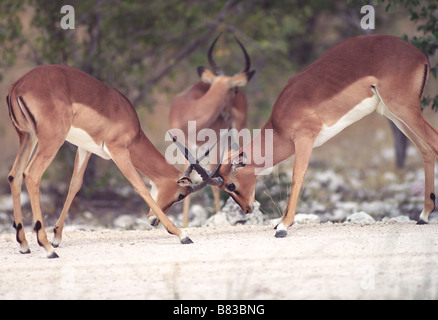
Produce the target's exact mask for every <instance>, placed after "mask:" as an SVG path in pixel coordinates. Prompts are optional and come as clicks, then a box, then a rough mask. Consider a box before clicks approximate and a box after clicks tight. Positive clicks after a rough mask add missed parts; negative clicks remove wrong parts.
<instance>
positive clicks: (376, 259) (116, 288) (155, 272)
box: [0, 222, 438, 299]
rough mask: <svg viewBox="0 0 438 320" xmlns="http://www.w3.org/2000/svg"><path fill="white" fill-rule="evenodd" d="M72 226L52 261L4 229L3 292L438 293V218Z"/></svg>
mask: <svg viewBox="0 0 438 320" xmlns="http://www.w3.org/2000/svg"><path fill="white" fill-rule="evenodd" d="M187 233H188V234H189V235H190V237H191V239H192V240H193V241H194V244H190V245H182V244H180V243H179V241H178V239H177V238H176V237H174V236H170V235H168V234H167V233H166V232H165V231H164V230H162V229H158V230H150V231H112V230H101V231H68V230H67V231H65V234H64V239H63V242H62V243H61V245H60V247H59V248H58V249H57V250H56V251H57V253H58V255H59V256H60V258H59V259H47V258H46V257H45V252H44V251H43V249H41V248H39V247H38V245H37V243H36V239H35V236H34V234H32V233H31V232H29V233H28V234H27V239H28V241H29V244H30V246H31V250H32V253H31V254H27V255H22V254H20V253H19V252H18V244H17V243H16V242H15V235H14V234H2V235H0V298H1V299H438V272H437V268H438V223H437V222H432V223H430V224H429V225H421V226H417V225H415V224H414V223H388V222H385V223H381V222H380V223H374V224H370V225H363V226H361V225H352V224H350V225H345V224H332V223H326V224H320V225H319V224H318V225H317V224H314V225H296V226H293V227H292V228H290V229H289V234H288V237H287V238H283V239H276V238H274V231H273V229H272V227H269V226H235V227H224V228H212V227H210V228H190V229H187Z"/></svg>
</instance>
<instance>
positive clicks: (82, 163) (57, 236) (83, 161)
mask: <svg viewBox="0 0 438 320" xmlns="http://www.w3.org/2000/svg"><path fill="white" fill-rule="evenodd" d="M90 156H91V153H90V152H88V151H85V150H84V149H81V148H79V147H78V149H77V151H76V158H75V166H74V169H73V174H72V177H71V181H70V187H69V189H68V193H67V198H66V200H65V203H64V207H63V208H62V211H61V214H60V216H59V219H58V221H57V222H56V224H55V228H53V233H54V237H53V239H52V246H54V247H55V248H57V247H58V246H59V244H60V243H61V240H62V230H63V229H64V221H65V218H66V217H67V213H68V210H69V209H70V206H71V203H72V201H73V199H74V197H75V196H76V194H77V193H78V191H79V189H80V188H81V186H82V182H83V179H84V172H85V169H86V168H87V164H88V160H89V159H90Z"/></svg>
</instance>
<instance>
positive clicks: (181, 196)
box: [178, 194, 186, 201]
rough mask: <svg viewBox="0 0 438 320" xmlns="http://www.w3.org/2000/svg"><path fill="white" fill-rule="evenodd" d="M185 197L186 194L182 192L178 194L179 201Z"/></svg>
mask: <svg viewBox="0 0 438 320" xmlns="http://www.w3.org/2000/svg"><path fill="white" fill-rule="evenodd" d="M185 197H186V196H185V195H183V194H180V195H179V196H178V201H181V200H182V199H184V198H185Z"/></svg>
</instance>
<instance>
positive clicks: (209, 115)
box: [169, 34, 255, 226]
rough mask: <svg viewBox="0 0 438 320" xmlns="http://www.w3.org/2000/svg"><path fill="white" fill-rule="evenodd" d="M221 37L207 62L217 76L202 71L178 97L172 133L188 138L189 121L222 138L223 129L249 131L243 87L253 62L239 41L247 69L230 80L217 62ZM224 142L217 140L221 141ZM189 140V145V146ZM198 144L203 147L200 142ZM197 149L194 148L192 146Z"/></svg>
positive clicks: (186, 204)
mask: <svg viewBox="0 0 438 320" xmlns="http://www.w3.org/2000/svg"><path fill="white" fill-rule="evenodd" d="M219 37H220V34H219V35H218V36H217V37H216V38H215V39H214V40H213V42H212V43H211V45H210V48H209V49H208V53H207V58H208V62H209V64H210V66H211V68H212V70H213V72H212V71H211V70H209V69H207V68H205V67H198V74H199V76H200V77H201V80H200V81H199V82H198V83H196V84H195V85H193V86H191V87H189V88H187V89H186V90H184V91H183V92H182V93H179V94H177V95H176V96H175V97H174V99H173V101H172V106H171V110H170V114H169V125H170V128H172V129H180V130H182V131H183V132H184V134H185V136H186V137H188V136H189V134H195V135H196V133H190V132H189V129H190V128H189V126H188V123H189V121H196V130H197V131H200V130H202V129H204V128H209V129H213V130H214V131H215V132H216V136H217V137H219V131H220V129H230V128H235V129H237V130H241V129H243V128H245V127H246V117H247V101H246V96H245V94H244V93H243V91H242V90H240V88H239V87H241V86H245V85H246V84H247V83H248V81H249V80H250V79H251V77H252V76H253V75H254V72H255V71H254V70H252V71H250V70H249V69H250V65H251V62H250V58H249V55H248V53H247V51H246V50H245V47H244V46H243V44H242V43H241V42H240V41H239V40H238V39H237V38H235V40H236V42H237V43H238V44H239V46H240V48H241V49H242V51H243V55H244V57H245V67H244V68H243V69H242V71H240V72H238V73H237V74H235V75H234V76H232V77H230V76H226V75H224V72H223V71H222V70H221V69H220V68H219V67H218V65H217V64H216V62H215V61H214V59H213V55H212V53H213V49H214V46H215V44H216V42H217V40H218V39H219ZM219 140H220V139H217V141H219ZM187 142H188V141H187V140H186V144H187ZM196 143H197V144H198V145H199V144H202V143H201V142H199V141H196ZM189 147H194V146H189ZM213 194H214V199H215V208H216V211H220V205H219V189H218V188H213ZM189 206H190V198H189V197H186V198H185V199H184V209H183V226H187V223H188V211H189Z"/></svg>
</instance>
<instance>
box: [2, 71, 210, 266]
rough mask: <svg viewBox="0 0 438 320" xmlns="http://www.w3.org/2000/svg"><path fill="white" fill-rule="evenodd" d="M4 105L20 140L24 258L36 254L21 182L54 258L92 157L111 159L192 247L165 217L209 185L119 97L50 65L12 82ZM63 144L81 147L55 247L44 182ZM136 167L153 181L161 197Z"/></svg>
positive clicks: (14, 189)
mask: <svg viewBox="0 0 438 320" xmlns="http://www.w3.org/2000/svg"><path fill="white" fill-rule="evenodd" d="M6 100H7V104H8V108H9V116H10V118H11V120H12V123H13V125H14V127H15V129H16V131H17V133H18V137H19V140H20V146H19V150H18V154H17V157H16V159H15V162H14V164H13V167H12V170H11V172H10V173H9V183H10V187H11V193H12V199H13V205H14V225H13V226H14V228H15V229H16V239H17V241H18V242H19V244H20V252H21V253H29V252H30V250H29V246H28V243H27V241H26V237H25V233H24V229H23V220H22V214H21V204H20V193H21V187H22V182H23V179H24V181H25V184H26V187H27V190H28V193H29V197H30V202H31V207H32V213H33V221H34V230H35V232H36V236H37V240H38V244H39V245H40V246H42V247H44V249H45V250H46V252H47V256H48V257H49V258H56V257H58V256H57V254H56V252H55V251H54V248H53V247H57V246H58V245H59V243H60V242H61V238H62V230H63V226H64V220H65V218H66V215H67V212H68V210H69V208H70V205H71V203H72V200H73V198H74V196H75V195H76V193H77V192H78V191H79V189H80V187H81V185H82V180H83V175H84V171H85V168H86V166H87V162H88V160H89V158H90V155H91V154H92V153H94V154H96V155H98V156H100V157H102V158H104V159H112V160H113V161H114V162H115V164H116V165H117V166H118V168H119V169H120V171H121V172H122V173H123V175H124V176H125V177H126V178H127V179H128V181H129V182H130V183H131V184H132V185H133V187H134V188H135V190H136V191H137V192H138V193H139V194H140V196H141V197H142V198H143V199H144V200H145V201H146V203H147V204H148V205H149V207H150V208H151V212H152V211H153V213H154V215H156V216H157V217H158V219H159V220H160V222H162V223H163V225H164V227H165V228H166V230H167V231H168V232H169V233H171V234H174V235H177V236H178V237H179V239H180V241H181V243H191V242H192V241H191V240H190V238H189V237H187V236H186V235H185V234H184V232H183V231H181V230H180V229H178V228H177V227H176V226H175V225H174V224H173V223H172V222H171V221H170V220H169V219H168V218H167V216H166V215H165V213H164V212H165V211H166V210H167V209H169V208H170V206H172V204H173V203H174V202H177V201H180V200H182V199H184V197H186V196H187V195H188V194H189V193H191V192H194V191H196V190H198V189H200V188H201V187H202V186H203V184H202V185H193V184H192V182H191V180H190V177H189V176H187V175H185V174H183V173H181V172H180V171H179V170H178V169H176V168H175V167H174V166H172V165H170V164H168V163H167V162H166V160H165V158H164V156H163V155H162V154H161V153H160V152H159V151H158V150H157V149H156V148H155V147H154V146H153V145H152V143H151V142H150V141H149V139H148V138H147V137H146V135H145V134H144V132H143V131H142V129H141V128H140V122H139V119H138V116H137V113H136V111H135V109H134V108H133V106H132V105H131V103H130V102H129V101H128V99H127V98H126V97H124V96H123V95H122V94H121V93H120V92H118V91H117V90H115V89H114V88H111V87H110V86H108V85H106V84H104V83H102V82H100V81H98V80H96V79H95V78H93V77H91V76H90V75H88V74H86V73H84V72H82V71H80V70H77V69H74V68H70V67H66V66H60V65H50V66H39V67H36V68H35V69H33V70H31V71H30V72H29V73H27V74H25V75H24V76H22V77H21V78H20V79H19V80H17V81H16V82H15V83H13V84H12V85H11V87H10V88H9V92H8V96H7V98H6ZM64 141H68V142H70V143H72V144H74V145H76V146H77V147H78V148H77V152H76V158H75V165H74V170H73V175H72V179H71V182H70V187H69V190H68V195H67V199H66V201H65V204H64V207H63V209H62V212H61V215H60V217H59V220H58V221H57V222H56V225H55V228H54V233H55V234H54V238H53V241H52V243H50V242H49V241H48V240H47V235H46V231H45V229H44V223H43V216H42V213H41V207H40V197H39V185H40V181H41V176H42V174H43V173H44V171H45V170H46V168H47V167H48V166H49V164H50V163H51V161H52V160H53V158H54V157H55V155H56V153H57V152H58V150H59V148H60V147H61V146H62V144H63V143H64ZM37 144H38V146H37ZM35 147H36V151H35V154H34V156H33V157H31V155H32V152H33V150H34V149H35ZM137 170H138V171H140V172H141V173H142V174H143V175H144V176H146V177H148V178H149V179H150V180H151V181H152V182H154V183H155V185H156V187H157V194H156V198H155V200H154V199H153V198H152V197H151V195H150V194H149V191H148V189H147V187H146V185H145V184H144V182H143V180H142V178H141V177H140V175H139V173H138V172H137Z"/></svg>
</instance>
